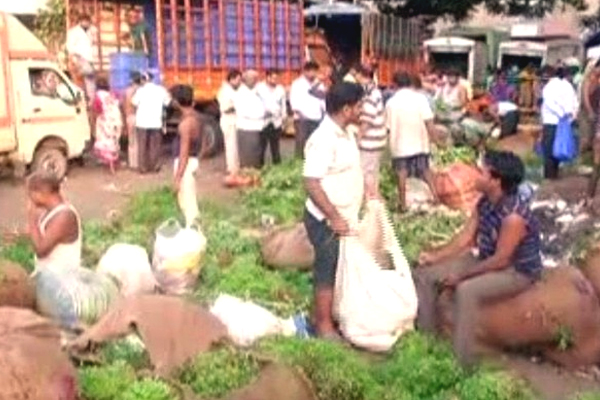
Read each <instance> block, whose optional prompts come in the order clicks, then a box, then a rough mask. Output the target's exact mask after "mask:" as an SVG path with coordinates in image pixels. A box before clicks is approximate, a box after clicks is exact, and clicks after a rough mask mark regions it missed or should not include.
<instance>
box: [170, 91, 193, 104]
mask: <svg viewBox="0 0 600 400" xmlns="http://www.w3.org/2000/svg"><path fill="white" fill-rule="evenodd" d="M171 96H172V97H173V100H174V104H175V106H176V107H177V108H189V107H192V106H193V105H194V89H193V88H192V87H191V86H190V85H175V86H173V87H172V88H171Z"/></svg>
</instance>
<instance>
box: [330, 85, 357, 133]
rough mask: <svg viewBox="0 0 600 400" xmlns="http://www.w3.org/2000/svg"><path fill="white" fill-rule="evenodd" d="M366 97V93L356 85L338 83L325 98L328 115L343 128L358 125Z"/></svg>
mask: <svg viewBox="0 0 600 400" xmlns="http://www.w3.org/2000/svg"><path fill="white" fill-rule="evenodd" d="M364 95H365V91H364V90H363V88H362V87H361V86H360V85H358V84H356V83H349V82H340V83H336V84H335V85H333V86H332V87H331V88H330V89H329V91H328V92H327V96H326V98H325V106H326V109H327V114H329V115H330V116H331V117H332V118H334V119H335V120H336V122H338V123H339V124H341V125H342V126H343V127H346V126H347V125H348V124H353V123H358V121H359V118H360V112H361V109H362V100H363V97H364Z"/></svg>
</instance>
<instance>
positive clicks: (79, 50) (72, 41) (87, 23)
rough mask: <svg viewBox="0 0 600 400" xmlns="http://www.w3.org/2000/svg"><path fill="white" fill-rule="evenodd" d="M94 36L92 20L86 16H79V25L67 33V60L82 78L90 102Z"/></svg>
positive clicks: (94, 72) (94, 75)
mask: <svg viewBox="0 0 600 400" xmlns="http://www.w3.org/2000/svg"><path fill="white" fill-rule="evenodd" d="M96 34H97V30H96V28H95V27H93V26H92V20H91V18H90V16H89V15H87V14H82V15H80V16H79V23H78V24H77V25H75V26H74V27H73V28H71V29H69V31H68V32H67V44H66V47H67V52H68V53H69V59H70V61H71V62H72V63H73V64H74V65H75V67H76V68H77V72H78V73H79V74H81V76H82V77H83V81H84V83H85V94H86V96H87V98H88V101H91V99H93V98H94V95H95V93H96V71H95V70H94V43H95V41H96Z"/></svg>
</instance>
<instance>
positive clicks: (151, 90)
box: [131, 73, 171, 173]
mask: <svg viewBox="0 0 600 400" xmlns="http://www.w3.org/2000/svg"><path fill="white" fill-rule="evenodd" d="M152 78H153V77H152V74H150V73H145V74H143V82H142V86H141V87H140V88H138V90H137V91H136V92H135V94H134V95H133V98H132V99H131V104H133V106H134V107H135V108H136V110H135V128H136V135H137V145H138V152H139V153H138V154H139V155H138V164H139V171H140V172H141V173H148V172H158V171H159V170H160V150H161V144H162V131H163V112H164V108H165V107H167V106H168V105H169V104H170V103H171V95H170V94H169V92H168V91H167V90H166V89H165V88H164V87H162V86H161V85H157V84H156V83H154V82H152Z"/></svg>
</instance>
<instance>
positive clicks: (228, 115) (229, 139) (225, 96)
mask: <svg viewBox="0 0 600 400" xmlns="http://www.w3.org/2000/svg"><path fill="white" fill-rule="evenodd" d="M241 84H242V73H241V72H240V71H239V70H237V69H234V70H231V71H229V72H228V73H227V80H226V81H225V82H223V85H222V86H221V89H220V90H219V93H218V95H217V101H218V102H219V110H220V112H221V120H220V124H221V130H222V131H223V138H224V139H225V165H226V168H227V174H228V175H232V176H234V175H237V174H238V173H239V170H240V159H239V156H238V143H237V132H236V129H235V108H234V98H235V95H236V91H237V90H238V88H239V87H240V85H241Z"/></svg>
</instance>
